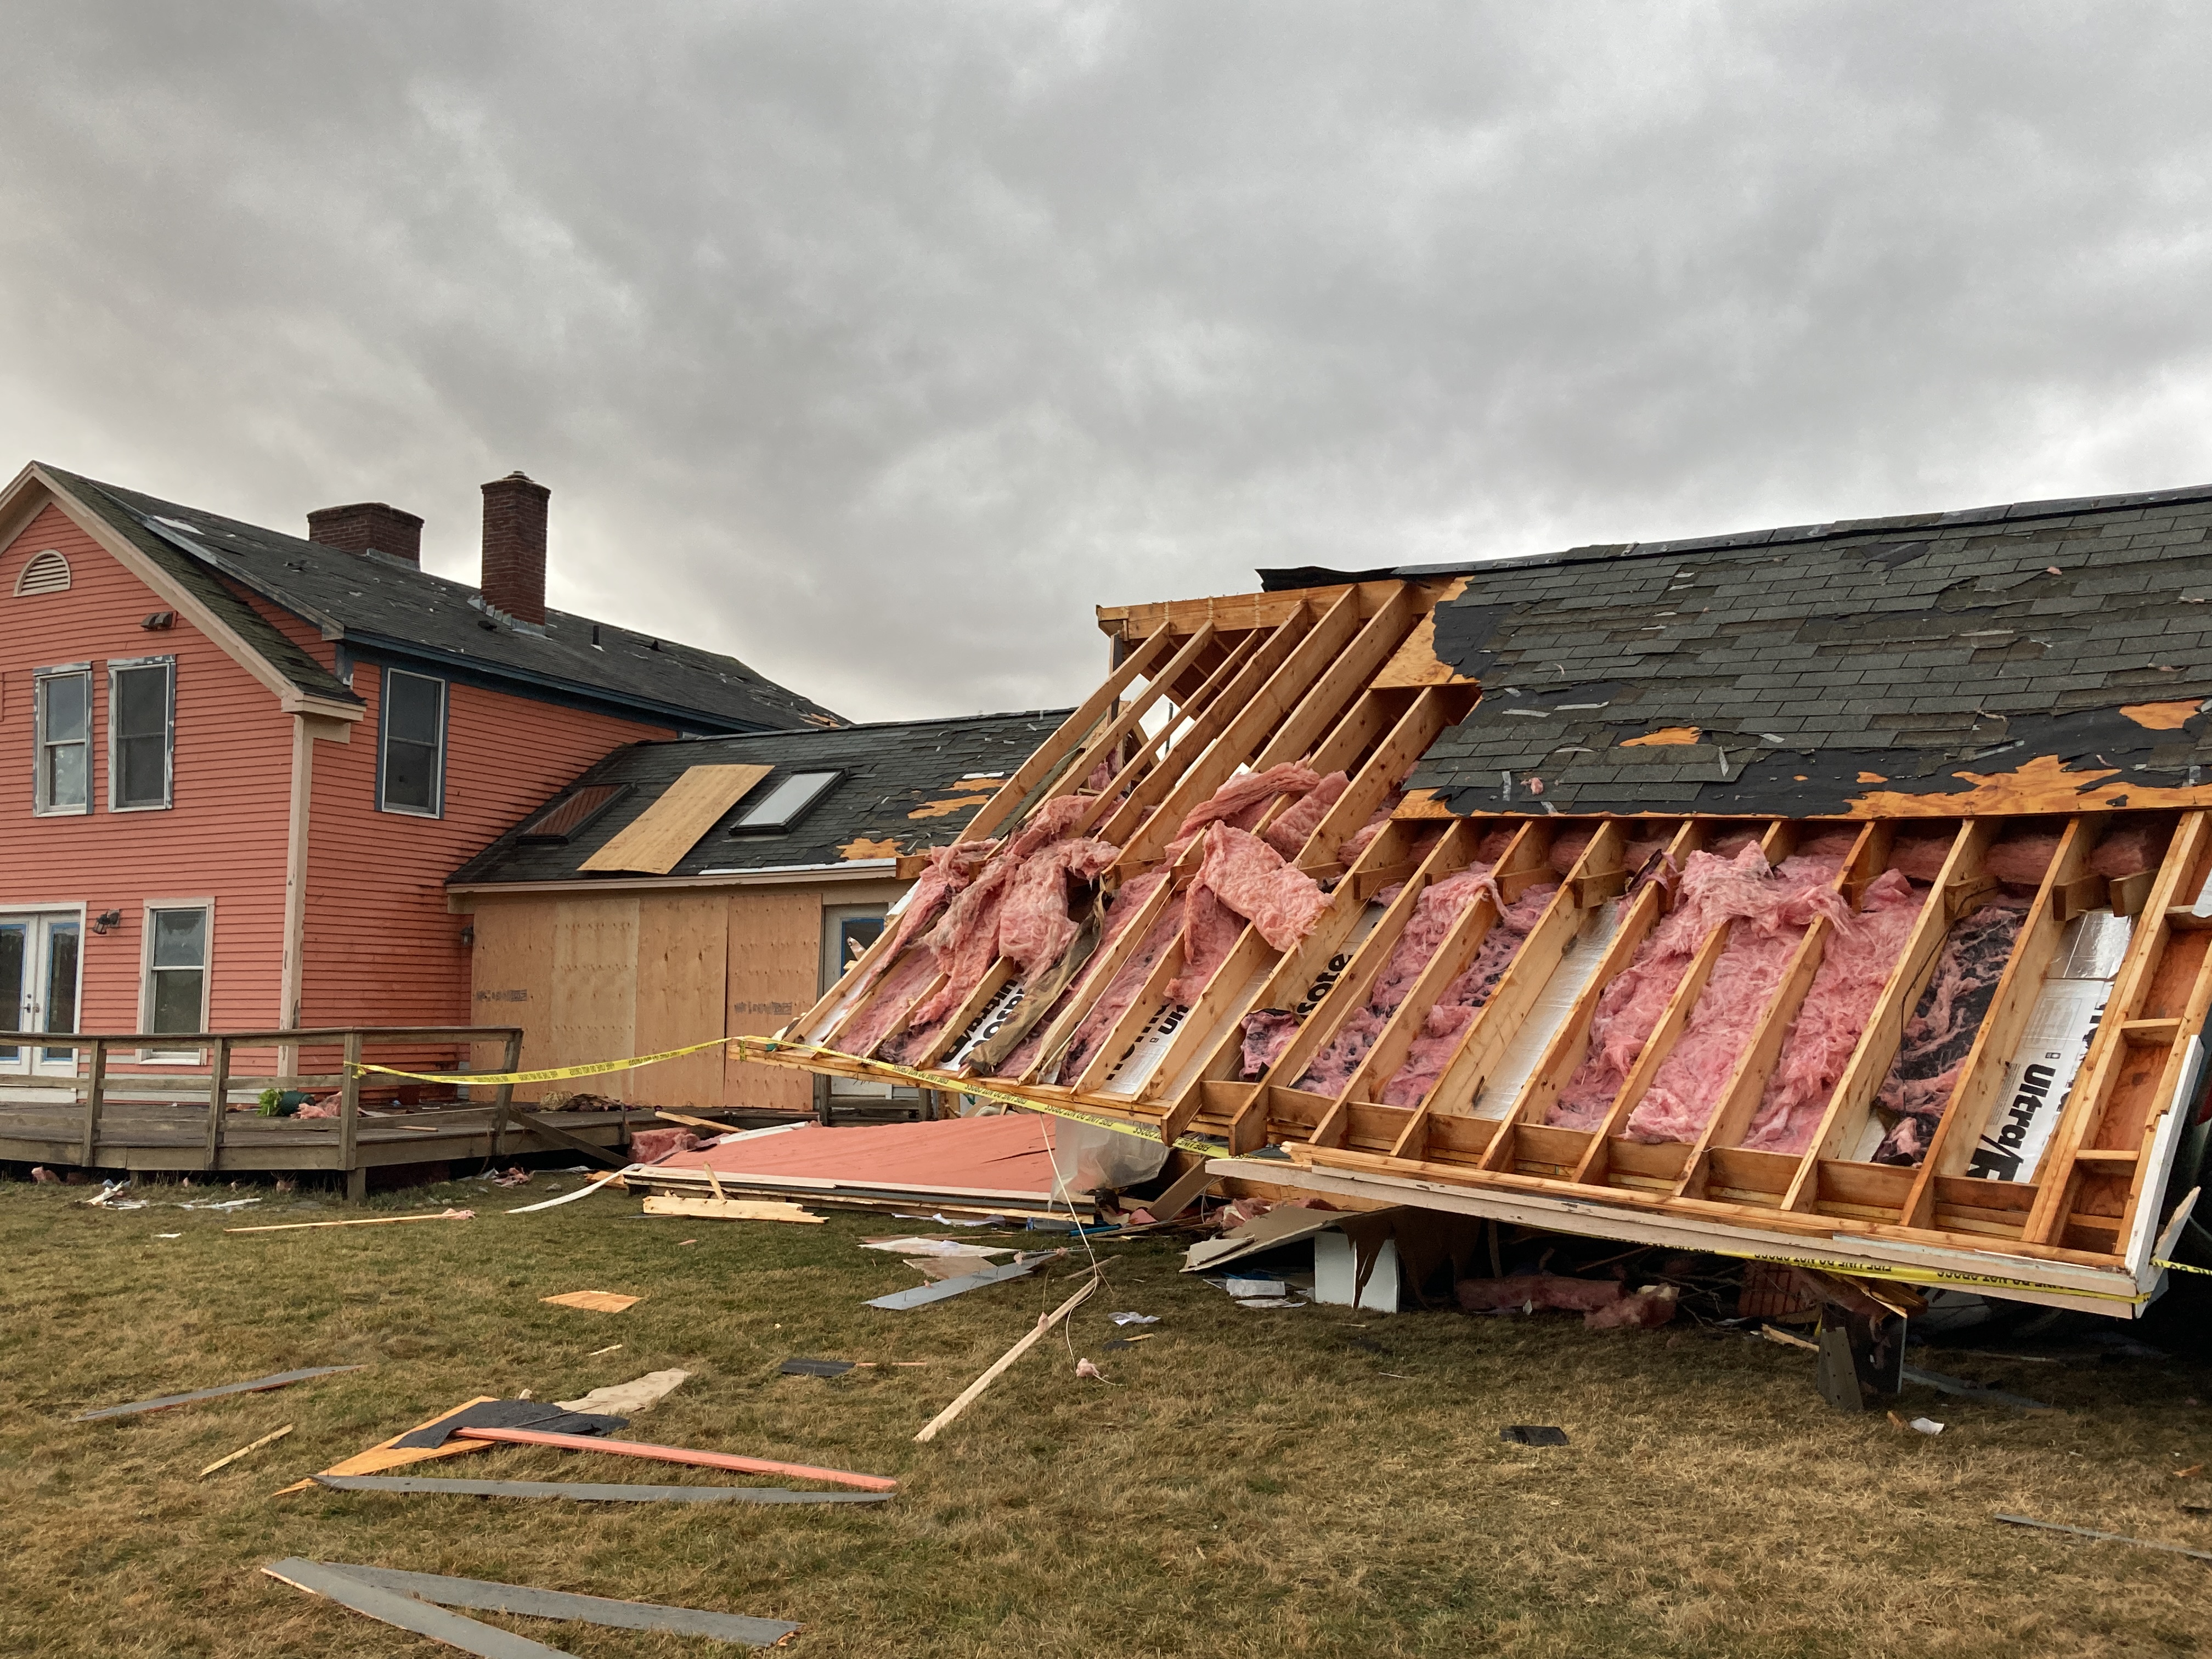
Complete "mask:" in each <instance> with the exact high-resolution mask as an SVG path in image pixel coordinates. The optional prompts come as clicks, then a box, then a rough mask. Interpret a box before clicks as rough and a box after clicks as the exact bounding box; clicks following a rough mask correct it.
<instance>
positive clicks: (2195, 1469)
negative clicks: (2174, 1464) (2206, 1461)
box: [2173, 1463, 2204, 1480]
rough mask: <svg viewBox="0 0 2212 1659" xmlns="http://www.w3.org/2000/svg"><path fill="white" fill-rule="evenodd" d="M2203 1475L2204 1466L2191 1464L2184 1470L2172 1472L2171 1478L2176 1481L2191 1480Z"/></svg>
mask: <svg viewBox="0 0 2212 1659" xmlns="http://www.w3.org/2000/svg"><path fill="white" fill-rule="evenodd" d="M2203 1473H2204V1466H2203V1464H2202V1463H2191V1465H2190V1466H2189V1467H2188V1468H2185V1469H2176V1470H2175V1471H2174V1472H2173V1478H2174V1479H2175V1480H2195V1479H2196V1478H2197V1476H2198V1475H2201V1474H2203Z"/></svg>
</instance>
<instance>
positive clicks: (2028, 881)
mask: <svg viewBox="0 0 2212 1659" xmlns="http://www.w3.org/2000/svg"><path fill="white" fill-rule="evenodd" d="M2057 854H2058V837H2057V835H2056V834H2055V833H2053V832H2051V831H2050V830H2045V831H2042V832H2041V833H2039V834H2038V833H2033V832H2030V833H2027V834H2021V835H2011V836H2006V837H2005V838H2004V839H2003V840H2002V841H2000V842H1997V843H1996V845H1995V846H1994V847H1992V848H1990V850H1989V853H1988V854H1987V855H1986V856H1985V857H1984V859H1983V860H1982V870H1983V872H1984V874H1987V875H1991V876H1995V877H1996V878H1997V879H1998V880H1999V881H2001V882H2002V883H2004V884H2005V885H2006V886H2008V887H2040V886H2042V885H2043V876H2044V872H2045V871H2047V870H2048V869H2050V868H2051V860H2052V859H2054V858H2056V857H2057Z"/></svg>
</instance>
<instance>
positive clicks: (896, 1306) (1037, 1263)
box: [860, 1250, 1060, 1313]
mask: <svg viewBox="0 0 2212 1659" xmlns="http://www.w3.org/2000/svg"><path fill="white" fill-rule="evenodd" d="M1056 1255H1060V1251H1058V1250H1048V1251H1045V1252H1043V1253H1042V1255H1038V1256H1036V1258H1035V1259H1034V1260H1032V1261H1001V1262H1000V1263H998V1264H997V1265H996V1266H994V1267H985V1268H984V1269H982V1270H981V1272H980V1273H966V1274H963V1275H962V1276H961V1277H960V1278H958V1279H939V1280H938V1281H937V1282H936V1283H935V1284H933V1285H915V1287H914V1289H912V1290H910V1291H893V1292H892V1293H891V1294H890V1295H889V1296H879V1297H875V1298H874V1299H873V1300H872V1301H868V1302H864V1303H862V1304H860V1305H861V1306H862V1307H864V1308H889V1309H890V1310H892V1311H893V1312H895V1313H904V1312H905V1311H906V1310H908V1309H909V1308H920V1307H925V1306H927V1304H930V1303H932V1302H942V1301H944V1300H945V1297H950V1296H963V1295H965V1294H966V1293H967V1292H968V1291H980V1290H981V1289H982V1288H983V1287H984V1286H985V1285H1003V1284H1005V1283H1006V1281H1007V1280H1008V1279H1025V1278H1027V1277H1028V1276H1029V1275H1030V1273H1035V1272H1036V1270H1037V1269H1038V1268H1039V1267H1042V1266H1043V1265H1044V1264H1045V1263H1046V1262H1047V1261H1049V1260H1051V1259H1052V1258H1053V1257H1054V1256H1056Z"/></svg>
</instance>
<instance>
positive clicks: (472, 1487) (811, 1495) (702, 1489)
mask: <svg viewBox="0 0 2212 1659" xmlns="http://www.w3.org/2000/svg"><path fill="white" fill-rule="evenodd" d="M308 1478H309V1479H310V1480H313V1482H314V1483H315V1484H316V1485H317V1486H328V1487H331V1489H333V1490H334V1491H337V1492H406V1493H410V1494H413V1495H416V1496H420V1497H426V1498H568V1499H569V1500H570V1501H571V1502H574V1503H580V1504H888V1503H890V1499H891V1494H890V1493H889V1492H800V1491H798V1490H796V1489H795V1488H793V1487H789V1486H622V1485H601V1484H594V1483H593V1482H591V1481H588V1480H436V1479H434V1478H432V1477H430V1476H428V1475H415V1474H317V1475H310V1476H309V1477H308Z"/></svg>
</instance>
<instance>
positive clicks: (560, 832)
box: [518, 783, 629, 845]
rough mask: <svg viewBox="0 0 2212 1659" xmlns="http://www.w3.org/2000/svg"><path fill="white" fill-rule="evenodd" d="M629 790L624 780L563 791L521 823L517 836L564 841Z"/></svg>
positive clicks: (520, 837)
mask: <svg viewBox="0 0 2212 1659" xmlns="http://www.w3.org/2000/svg"><path fill="white" fill-rule="evenodd" d="M628 793H629V785H628V784H626V783H592V784H586V786H585V787H582V788H581V789H578V790H574V791H573V792H571V793H568V794H566V795H563V796H562V798H561V799H559V800H556V801H555V802H554V803H553V805H550V806H549V807H547V808H546V809H545V810H544V811H543V812H540V813H539V814H538V816H537V817H534V818H532V820H531V821H530V822H529V823H527V824H526V825H524V826H523V830H522V834H521V835H520V836H519V837H518V839H519V840H520V841H523V842H552V843H554V844H555V845H558V844H560V843H562V842H566V841H567V840H568V837H569V836H573V835H574V834H575V833H576V832H577V831H578V830H579V829H582V828H583V827H584V826H585V825H586V824H587V823H590V822H591V821H592V819H593V818H595V817H599V814H600V813H601V812H603V811H605V810H606V809H607V808H608V807H609V806H611V805H613V804H614V802H615V799H616V798H617V796H620V795H625V794H628Z"/></svg>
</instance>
